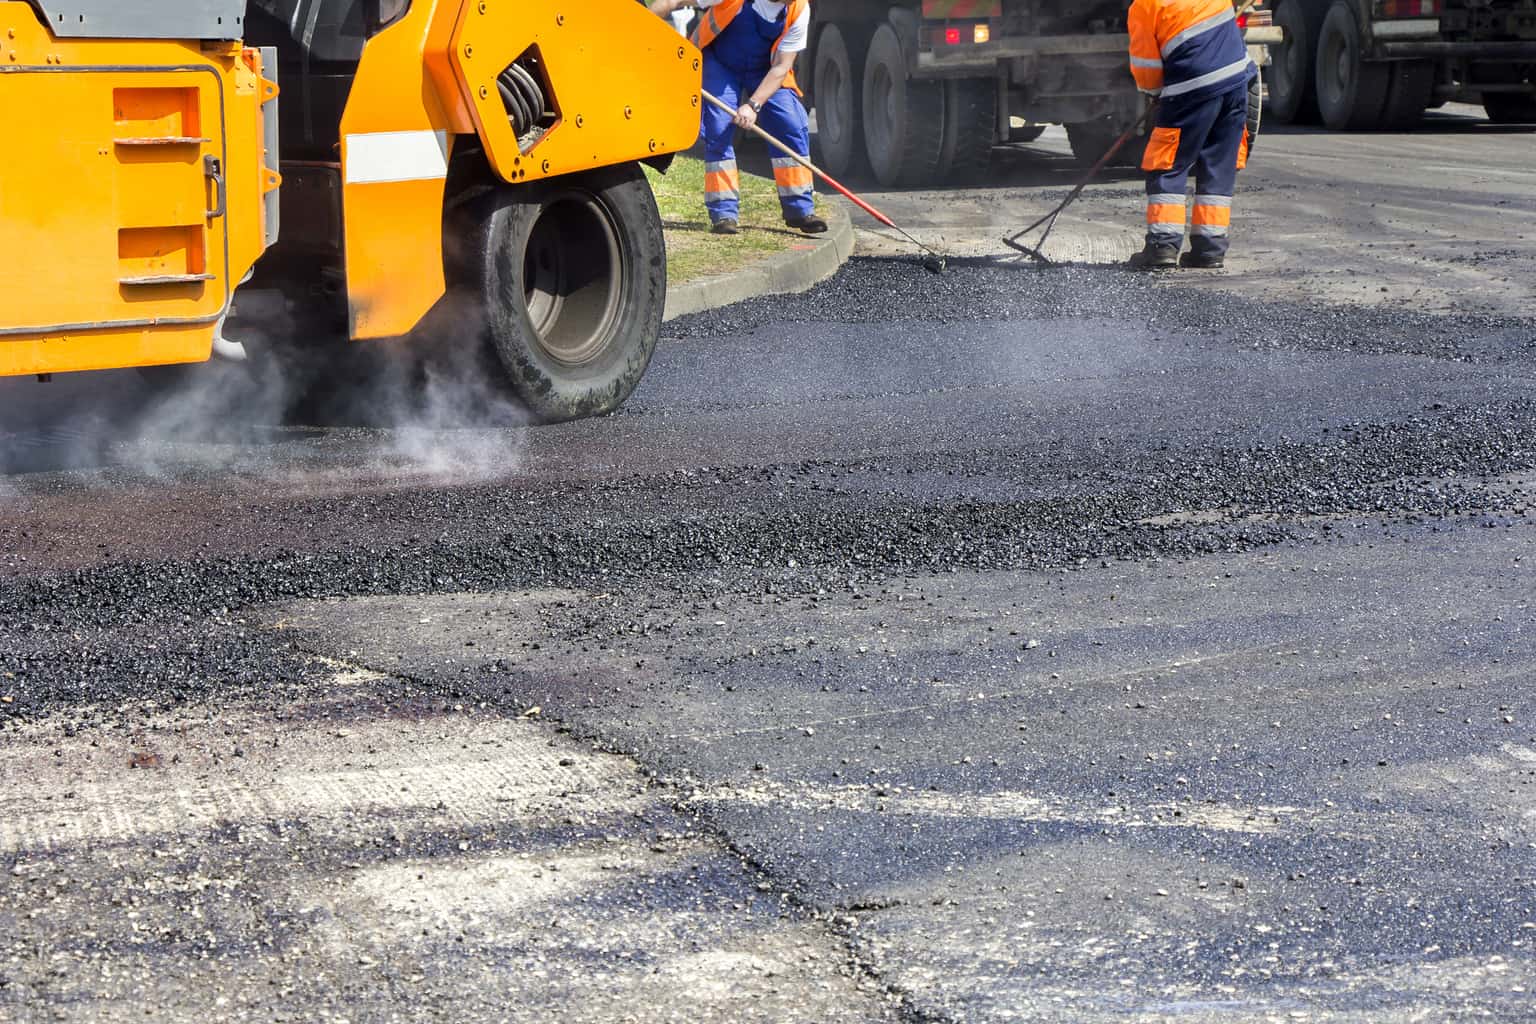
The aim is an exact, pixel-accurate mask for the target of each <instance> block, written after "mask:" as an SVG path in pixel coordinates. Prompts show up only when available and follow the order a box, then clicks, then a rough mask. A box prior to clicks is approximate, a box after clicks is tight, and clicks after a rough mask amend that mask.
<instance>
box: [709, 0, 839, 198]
mask: <svg viewBox="0 0 1536 1024" xmlns="http://www.w3.org/2000/svg"><path fill="white" fill-rule="evenodd" d="M784 19H785V13H784V12H780V14H779V17H778V19H777V21H773V22H770V21H768V20H767V19H765V18H760V17H758V15H757V13H756V12H755V11H754V10H753V9H752V5H751V4H746V5H744V6H743V8H742V10H741V12H740V13H739V14H737V15H736V17H735V18H733V19H731V23H730V24H729V25H727V26H726V27H725V30H724V31H723V32H721V33H720V34H719V35H718V36H716V37H715V40H714V42H712V43H710V44H709V46H707V47H705V49H704V89H705V91H707V92H710V93H713V94H714V95H716V96H718V97H720V99H721V100H723V101H725V103H726V105H727V106H729V107H730V108H731V109H732V110H735V109H736V108H738V107H740V106H741V104H743V103H745V102H746V101H747V100H749V99H751V98H752V93H753V92H755V91H756V90H757V87H758V86H759V85H761V84H762V82H763V77H764V76H765V75H767V74H768V67H769V64H770V63H771V62H772V60H773V44H774V43H775V41H777V40H778V38H779V36H780V35H781V34H782V33H783V31H784ZM757 123H758V126H759V127H761V128H762V129H763V131H765V132H767V133H768V134H769V135H772V136H773V137H774V138H776V139H778V140H779V141H780V142H782V143H784V144H785V145H786V146H788V147H789V148H790V149H792V150H794V151H795V152H796V153H799V154H800V155H801V156H805V157H809V156H810V153H811V128H810V121H809V119H808V118H807V117H806V114H805V107H804V106H803V105H802V104H801V103H800V97H799V96H797V95H795V93H794V90H792V89H780V90H779V91H778V92H776V93H774V94H773V95H772V96H771V97H769V99H768V102H767V103H764V104H763V109H762V110H761V111H760V112H759V113H758V115H757ZM735 135H736V126H735V125H734V124H732V123H731V115H729V114H727V113H726V112H725V111H723V110H721V109H719V108H718V107H715V106H714V105H712V104H705V105H704V111H703V117H702V118H701V120H700V124H699V138H700V139H701V140H702V141H703V142H704V161H705V165H704V205H705V207H706V208H707V209H708V210H709V219H710V222H711V223H716V222H718V221H721V220H723V219H725V218H727V217H729V218H731V219H732V220H736V219H739V218H740V215H741V206H740V181H741V179H740V178H739V176H738V175H737V172H736V150H735V148H734V147H733V146H732V143H733V141H734V140H735ZM773 180H774V184H776V185H777V186H778V189H779V205H780V206H782V207H783V209H784V219H785V220H786V221H798V220H800V219H802V218H805V217H809V216H810V215H811V213H812V212H813V210H814V201H813V199H812V195H811V194H812V189H813V183H812V180H811V172H810V171H808V170H806V169H805V168H804V167H801V166H800V165H799V164H797V163H795V161H793V160H791V159H790V158H788V157H785V156H779V155H775V156H774V158H773Z"/></svg>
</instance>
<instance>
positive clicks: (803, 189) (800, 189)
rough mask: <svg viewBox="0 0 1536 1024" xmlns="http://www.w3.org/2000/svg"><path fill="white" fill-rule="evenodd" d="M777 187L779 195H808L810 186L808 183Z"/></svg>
mask: <svg viewBox="0 0 1536 1024" xmlns="http://www.w3.org/2000/svg"><path fill="white" fill-rule="evenodd" d="M778 188H779V195H781V196H808V195H810V194H811V186H809V185H780V186H779V187H778Z"/></svg>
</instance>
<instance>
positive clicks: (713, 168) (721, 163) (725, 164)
mask: <svg viewBox="0 0 1536 1024" xmlns="http://www.w3.org/2000/svg"><path fill="white" fill-rule="evenodd" d="M734 170H736V161H735V160H716V161H714V162H712V163H705V164H704V171H705V173H714V172H717V171H734Z"/></svg>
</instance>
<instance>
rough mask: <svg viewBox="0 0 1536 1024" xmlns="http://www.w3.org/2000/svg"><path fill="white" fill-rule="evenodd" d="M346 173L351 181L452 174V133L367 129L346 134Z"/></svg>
mask: <svg viewBox="0 0 1536 1024" xmlns="http://www.w3.org/2000/svg"><path fill="white" fill-rule="evenodd" d="M342 173H343V174H344V175H345V180H346V183H347V184H348V185H373V184H379V183H382V182H386V181H426V180H429V179H431V178H446V177H448V133H447V132H435V131H431V130H427V131H414V132H365V133H361V134H357V135H348V136H347V137H346V148H345V150H344V156H343V159H342Z"/></svg>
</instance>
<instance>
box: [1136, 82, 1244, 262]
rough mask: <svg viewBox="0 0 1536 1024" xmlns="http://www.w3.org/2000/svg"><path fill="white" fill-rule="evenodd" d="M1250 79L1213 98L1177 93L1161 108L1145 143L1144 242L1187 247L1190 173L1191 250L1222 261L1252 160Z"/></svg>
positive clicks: (1199, 254)
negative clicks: (1243, 172) (1242, 174)
mask: <svg viewBox="0 0 1536 1024" xmlns="http://www.w3.org/2000/svg"><path fill="white" fill-rule="evenodd" d="M1247 134H1248V82H1247V80H1246V79H1244V80H1241V81H1239V82H1237V83H1236V84H1235V85H1233V86H1232V87H1231V88H1230V89H1224V90H1222V91H1221V92H1218V93H1215V94H1214V95H1208V96H1198V95H1197V96H1190V97H1185V96H1176V97H1174V98H1172V99H1169V100H1165V101H1163V102H1162V103H1161V104H1160V105H1159V106H1158V109H1157V126H1156V127H1155V128H1154V129H1153V130H1152V138H1151V140H1150V141H1149V142H1148V143H1147V153H1146V157H1145V158H1144V159H1143V161H1142V164H1141V166H1142V169H1143V170H1145V171H1146V172H1147V244H1148V245H1171V246H1173V247H1174V248H1175V249H1177V248H1180V247H1181V246H1182V245H1183V243H1184V216H1185V202H1186V191H1187V189H1188V186H1189V176H1190V174H1191V172H1193V174H1194V176H1195V209H1194V212H1193V214H1192V215H1191V216H1190V229H1189V230H1190V239H1189V248H1190V251H1191V252H1193V253H1194V254H1195V255H1197V256H1207V255H1209V256H1225V255H1226V252H1227V241H1228V239H1227V233H1228V230H1229V229H1230V227H1231V224H1232V192H1233V190H1234V188H1235V186H1236V184H1237V172H1238V171H1239V170H1240V169H1241V168H1242V166H1243V164H1245V163H1246V162H1247V155H1248V154H1247V142H1248V140H1247Z"/></svg>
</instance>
